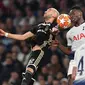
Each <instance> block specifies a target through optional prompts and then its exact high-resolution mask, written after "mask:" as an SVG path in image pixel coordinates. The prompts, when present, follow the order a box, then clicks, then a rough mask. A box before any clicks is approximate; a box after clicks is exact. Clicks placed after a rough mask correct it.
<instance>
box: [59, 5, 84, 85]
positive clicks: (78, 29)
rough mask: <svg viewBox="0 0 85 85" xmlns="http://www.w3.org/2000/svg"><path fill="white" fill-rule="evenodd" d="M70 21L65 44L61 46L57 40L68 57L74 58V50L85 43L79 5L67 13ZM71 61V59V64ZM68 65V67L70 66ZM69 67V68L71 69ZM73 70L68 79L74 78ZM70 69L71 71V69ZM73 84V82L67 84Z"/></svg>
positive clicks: (82, 17)
mask: <svg viewBox="0 0 85 85" xmlns="http://www.w3.org/2000/svg"><path fill="white" fill-rule="evenodd" d="M69 15H70V17H71V21H72V25H73V26H72V27H71V28H70V30H69V31H68V32H67V34H66V38H67V46H68V47H65V46H63V45H62V44H61V43H60V42H58V47H59V48H60V49H61V51H63V52H64V53H65V54H68V55H69V54H71V55H70V57H71V58H72V57H73V58H74V53H75V51H76V50H77V49H78V48H79V47H80V46H81V45H82V44H84V43H85V21H84V16H83V12H82V10H81V8H80V7H78V6H75V7H73V8H72V10H71V11H70V13H69ZM72 63H73V61H71V64H72ZM71 67H72V68H73V67H75V64H74V63H73V65H72V66H71ZM71 67H70V68H71ZM72 68H71V70H72ZM73 70H74V72H73V73H71V74H70V75H69V77H70V79H74V78H75V69H73ZM73 70H72V71H73ZM69 85H73V84H71V83H70V84H69Z"/></svg>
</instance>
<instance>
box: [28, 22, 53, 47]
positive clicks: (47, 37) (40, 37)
mask: <svg viewBox="0 0 85 85" xmlns="http://www.w3.org/2000/svg"><path fill="white" fill-rule="evenodd" d="M51 28H52V25H51V24H50V23H47V24H46V23H41V24H38V25H37V26H35V27H33V28H32V29H31V30H30V31H31V32H32V33H33V34H34V35H35V36H33V37H31V38H30V39H28V41H29V43H30V44H31V45H32V46H35V45H40V46H41V47H45V46H46V45H47V44H50V42H51V41H52V34H51V33H50V30H51Z"/></svg>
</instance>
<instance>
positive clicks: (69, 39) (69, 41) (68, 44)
mask: <svg viewBox="0 0 85 85" xmlns="http://www.w3.org/2000/svg"><path fill="white" fill-rule="evenodd" d="M66 39H67V46H72V40H71V38H70V34H69V33H67V34H66Z"/></svg>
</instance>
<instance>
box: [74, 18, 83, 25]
mask: <svg viewBox="0 0 85 85" xmlns="http://www.w3.org/2000/svg"><path fill="white" fill-rule="evenodd" d="M83 23H84V19H83V18H81V19H80V20H79V21H78V22H77V23H76V24H75V26H79V25H81V24H83Z"/></svg>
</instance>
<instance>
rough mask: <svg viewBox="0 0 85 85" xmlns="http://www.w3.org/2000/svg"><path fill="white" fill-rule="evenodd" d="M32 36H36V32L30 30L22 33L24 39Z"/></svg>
mask: <svg viewBox="0 0 85 85" xmlns="http://www.w3.org/2000/svg"><path fill="white" fill-rule="evenodd" d="M32 36H34V34H33V33H32V32H30V31H29V32H27V33H25V34H23V35H22V37H23V38H24V40H25V39H27V38H30V37H32Z"/></svg>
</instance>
